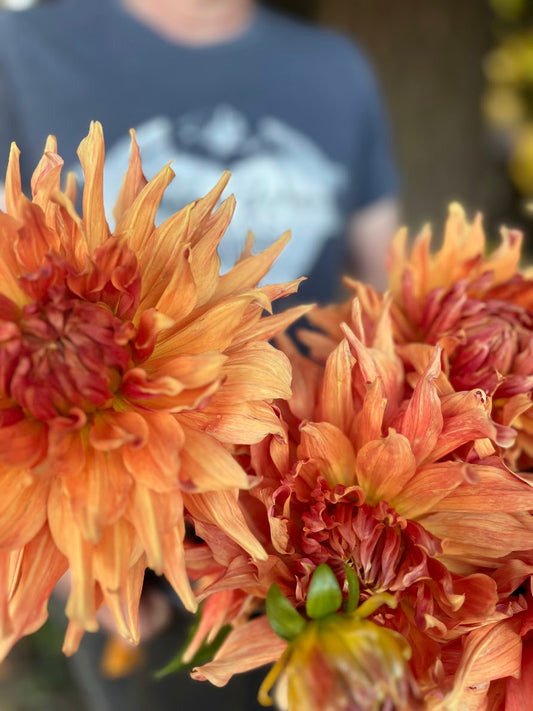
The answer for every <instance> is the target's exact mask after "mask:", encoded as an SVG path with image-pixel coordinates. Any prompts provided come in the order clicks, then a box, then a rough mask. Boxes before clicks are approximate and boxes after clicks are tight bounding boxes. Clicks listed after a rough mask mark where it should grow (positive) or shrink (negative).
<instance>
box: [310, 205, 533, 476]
mask: <svg viewBox="0 0 533 711" xmlns="http://www.w3.org/2000/svg"><path fill="white" fill-rule="evenodd" d="M431 239H432V235H431V230H430V229H429V228H428V227H427V228H425V229H424V230H423V231H422V232H421V233H420V234H419V235H418V237H417V238H416V240H415V242H414V244H413V245H412V247H410V248H409V247H408V244H407V232H406V230H400V231H399V232H398V234H397V235H396V237H395V239H394V241H393V244H392V246H391V250H390V254H389V291H390V297H391V300H392V304H391V314H392V322H393V328H394V337H395V341H396V343H397V344H398V352H399V353H400V354H402V353H403V350H404V349H406V348H408V349H409V350H410V351H412V350H413V349H414V348H415V346H414V344H417V343H419V344H429V345H436V344H440V345H442V347H443V348H444V352H445V361H444V364H445V369H446V373H447V375H448V378H449V381H450V383H451V385H452V387H453V388H454V389H455V390H457V391H460V390H469V389H472V388H481V389H483V390H484V391H485V393H486V394H487V395H490V396H491V397H492V403H493V416H494V418H495V419H496V420H497V421H498V422H500V423H502V424H505V425H512V426H513V427H514V428H515V429H516V430H517V432H518V436H517V440H516V443H515V445H514V447H512V448H511V449H510V450H508V451H507V452H506V459H507V461H508V462H509V463H510V464H511V466H512V467H513V469H515V470H518V469H522V470H523V469H529V468H531V467H532V465H533V407H532V404H531V397H532V392H533V275H532V273H531V271H529V272H527V271H521V270H520V257H521V244H522V235H521V234H520V233H519V232H516V231H509V230H505V229H503V230H502V243H501V245H500V247H499V248H498V249H496V250H494V251H493V252H492V253H487V240H486V237H485V233H484V231H483V227H482V223H481V216H480V215H478V216H477V217H476V218H475V220H474V222H473V223H471V224H470V223H468V222H467V220H466V218H465V214H464V211H463V209H462V208H461V207H460V206H459V205H452V206H451V208H450V214H449V217H448V221H447V223H446V228H445V232H444V240H443V243H442V246H441V248H440V249H438V250H436V251H431ZM348 285H349V286H351V288H352V289H353V290H354V291H355V292H356V293H357V295H358V297H359V299H360V301H361V307H362V308H361V311H362V318H363V320H364V322H365V326H366V327H367V328H368V327H369V326H370V325H371V324H374V327H375V325H376V323H377V322H378V321H379V317H380V314H381V312H382V304H383V297H382V296H381V295H379V294H377V293H375V292H374V291H373V290H372V289H371V287H368V286H365V285H363V284H360V283H357V282H350V281H348ZM351 317H352V315H351V302H349V301H348V302H346V303H345V304H342V305H334V306H332V307H329V308H326V309H321V310H317V312H316V313H315V314H314V315H312V316H311V319H312V320H313V321H314V322H315V323H316V325H317V326H319V327H320V329H321V330H322V331H323V332H324V336H322V337H319V336H316V335H311V336H309V335H307V336H304V340H309V339H310V342H311V344H312V345H313V348H314V349H315V352H316V353H317V355H320V356H321V357H324V355H325V354H326V353H327V352H329V350H331V348H332V347H333V344H334V343H336V342H339V341H340V339H341V338H342V332H341V330H340V324H341V323H342V321H347V322H348V323H350V322H351Z"/></svg>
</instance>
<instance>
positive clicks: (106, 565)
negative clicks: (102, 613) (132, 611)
mask: <svg viewBox="0 0 533 711" xmlns="http://www.w3.org/2000/svg"><path fill="white" fill-rule="evenodd" d="M142 552H143V549H142V546H141V543H140V541H139V539H138V538H137V535H136V533H135V530H134V528H133V526H131V525H130V524H129V523H128V522H127V521H124V520H120V521H117V522H116V523H115V524H114V525H113V526H108V527H107V528H105V529H104V531H103V533H102V538H101V539H100V541H99V543H98V544H97V545H96V546H95V549H94V555H93V565H94V577H95V579H96V580H98V582H99V583H100V587H101V589H102V593H103V596H104V601H105V603H106V604H107V606H108V608H109V610H110V611H111V614H112V615H113V619H114V621H115V624H116V625H117V630H118V632H119V634H120V635H121V636H122V637H124V638H125V639H127V640H128V641H129V642H130V643H131V644H136V643H137V642H138V641H139V630H138V625H135V624H132V620H131V619H130V618H129V616H128V614H127V609H126V606H125V605H124V600H125V599H126V597H127V580H128V576H129V575H130V569H131V568H132V567H133V566H134V565H135V563H136V562H137V561H138V560H139V559H140V558H141V555H142ZM139 596H140V591H139ZM137 622H138V621H137Z"/></svg>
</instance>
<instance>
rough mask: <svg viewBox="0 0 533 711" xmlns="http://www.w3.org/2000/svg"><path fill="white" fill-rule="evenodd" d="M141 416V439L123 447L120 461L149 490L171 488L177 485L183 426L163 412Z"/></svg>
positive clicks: (182, 442) (167, 489)
mask: <svg viewBox="0 0 533 711" xmlns="http://www.w3.org/2000/svg"><path fill="white" fill-rule="evenodd" d="M124 414H126V413H124ZM132 414H133V413H132ZM137 417H139V418H140V415H137ZM142 420H143V423H144V425H143V426H144V427H145V428H146V429H145V432H146V436H145V439H144V440H142V441H138V442H137V443H135V442H132V443H131V444H127V445H126V446H125V447H124V450H123V452H122V458H123V461H124V465H125V467H126V469H127V470H128V471H129V473H130V474H131V476H132V477H133V478H134V479H135V480H136V481H138V482H139V483H141V484H144V485H145V486H147V487H149V488H150V489H151V490H152V491H156V492H158V493H162V492H165V491H172V490H173V489H175V488H177V486H178V472H179V468H180V450H181V449H182V447H183V445H184V443H185V436H184V434H183V429H182V428H181V426H180V424H179V422H178V421H177V420H176V418H175V417H173V416H172V415H167V414H165V413H146V414H145V415H144V417H143V418H142Z"/></svg>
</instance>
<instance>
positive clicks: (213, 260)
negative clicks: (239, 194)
mask: <svg viewBox="0 0 533 711" xmlns="http://www.w3.org/2000/svg"><path fill="white" fill-rule="evenodd" d="M234 212H235V198H234V197H233V195H232V196H230V197H229V198H228V199H227V200H224V202H223V203H222V204H221V205H220V206H219V207H218V208H217V209H216V211H215V212H214V213H213V214H212V215H210V216H209V217H208V219H207V220H206V222H205V225H204V231H203V233H202V239H201V240H200V241H198V242H196V243H195V244H194V242H193V244H194V246H193V248H192V250H191V262H190V264H191V271H192V274H193V279H194V281H195V283H196V288H197V299H198V301H197V303H198V305H199V306H201V305H203V304H205V303H206V302H207V301H208V300H209V299H211V298H212V297H213V296H214V293H215V290H216V286H217V282H218V275H219V272H220V258H219V256H218V253H217V247H218V245H219V243H220V240H221V239H222V237H223V235H224V233H225V232H226V230H227V228H228V225H229V223H230V222H231V218H232V217H233V213H234ZM193 239H194V238H193Z"/></svg>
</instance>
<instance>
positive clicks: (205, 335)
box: [154, 293, 254, 358]
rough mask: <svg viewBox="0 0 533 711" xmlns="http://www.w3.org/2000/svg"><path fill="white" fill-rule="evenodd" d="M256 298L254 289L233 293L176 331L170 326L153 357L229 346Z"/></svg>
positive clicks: (222, 349)
mask: <svg viewBox="0 0 533 711" xmlns="http://www.w3.org/2000/svg"><path fill="white" fill-rule="evenodd" d="M253 298H254V294H252V293H247V294H243V295H239V296H233V297H231V298H229V299H227V300H225V301H222V302H220V303H218V304H216V305H215V306H213V307H212V308H210V309H209V310H208V311H206V312H205V313H203V314H201V315H200V316H198V318H196V319H194V321H191V323H190V324H188V325H186V326H184V327H181V328H179V330H177V331H176V332H174V331H175V329H171V332H170V333H168V332H167V333H166V334H164V335H163V337H162V338H161V341H160V342H159V343H158V344H157V345H156V348H155V351H154V357H155V358H161V357H169V356H171V355H172V354H173V353H177V352H178V353H179V352H182V353H188V354H198V353H203V352H205V351H211V350H219V351H224V350H226V348H228V346H229V345H230V344H231V343H232V340H233V337H234V334H235V333H236V332H237V330H240V326H241V322H242V319H243V316H244V312H245V311H246V309H247V308H248V305H249V303H250V302H251V301H252V300H253Z"/></svg>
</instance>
